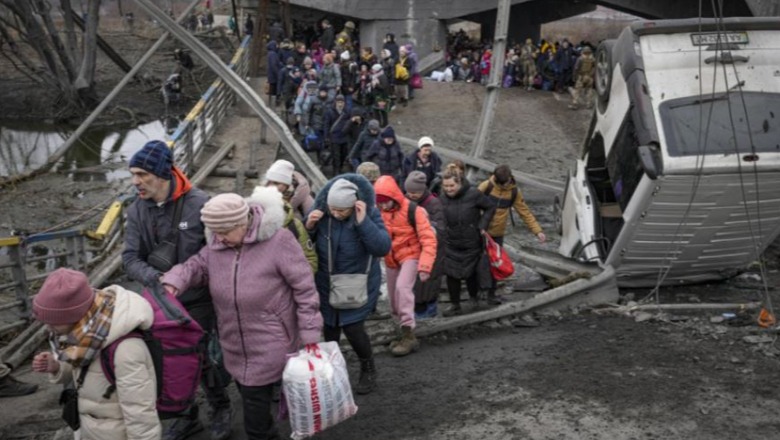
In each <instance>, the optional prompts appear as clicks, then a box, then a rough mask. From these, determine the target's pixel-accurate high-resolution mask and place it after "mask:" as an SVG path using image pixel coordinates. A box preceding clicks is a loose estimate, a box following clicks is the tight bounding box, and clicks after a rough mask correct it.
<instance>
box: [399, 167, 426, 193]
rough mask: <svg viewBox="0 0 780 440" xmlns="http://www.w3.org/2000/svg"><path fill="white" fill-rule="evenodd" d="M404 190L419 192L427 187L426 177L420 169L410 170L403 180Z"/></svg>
mask: <svg viewBox="0 0 780 440" xmlns="http://www.w3.org/2000/svg"><path fill="white" fill-rule="evenodd" d="M404 188H405V189H406V192H412V193H421V192H424V191H425V190H426V189H427V188H428V178H427V177H426V176H425V173H423V172H422V171H412V172H411V173H409V177H407V178H406V182H404Z"/></svg>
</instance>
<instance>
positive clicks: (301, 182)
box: [290, 171, 314, 219]
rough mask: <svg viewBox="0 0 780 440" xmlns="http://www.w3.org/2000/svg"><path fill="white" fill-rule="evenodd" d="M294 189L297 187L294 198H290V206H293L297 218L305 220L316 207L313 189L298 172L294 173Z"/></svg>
mask: <svg viewBox="0 0 780 440" xmlns="http://www.w3.org/2000/svg"><path fill="white" fill-rule="evenodd" d="M293 187H295V190H294V192H293V195H292V198H290V205H292V208H293V211H294V213H295V217H296V218H298V219H303V218H304V217H305V216H306V214H308V213H309V211H311V207H312V206H314V198H313V197H312V196H311V187H310V186H309V181H308V180H306V178H305V177H304V176H303V174H301V173H299V172H297V171H293Z"/></svg>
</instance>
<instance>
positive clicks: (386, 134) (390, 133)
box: [382, 125, 395, 139]
mask: <svg viewBox="0 0 780 440" xmlns="http://www.w3.org/2000/svg"><path fill="white" fill-rule="evenodd" d="M385 138H393V139H395V130H393V127H391V126H389V125H388V126H387V127H385V129H384V130H382V139H385Z"/></svg>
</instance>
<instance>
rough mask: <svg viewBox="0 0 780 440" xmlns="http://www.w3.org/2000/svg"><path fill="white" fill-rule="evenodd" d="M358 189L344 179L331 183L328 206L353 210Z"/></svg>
mask: <svg viewBox="0 0 780 440" xmlns="http://www.w3.org/2000/svg"><path fill="white" fill-rule="evenodd" d="M357 192H358V187H357V185H355V184H354V183H352V182H350V181H349V180H346V179H338V180H336V181H335V182H333V185H331V187H330V190H329V191H328V206H330V207H331V208H338V209H347V208H353V207H354V206H355V202H357Z"/></svg>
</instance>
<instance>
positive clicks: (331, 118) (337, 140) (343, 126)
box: [324, 95, 350, 176]
mask: <svg viewBox="0 0 780 440" xmlns="http://www.w3.org/2000/svg"><path fill="white" fill-rule="evenodd" d="M349 122H350V118H349V111H347V108H346V102H345V101H344V95H337V96H336V100H335V101H334V102H333V105H332V106H331V107H330V108H328V109H327V111H326V112H325V124H324V125H325V129H326V130H327V133H326V134H325V136H326V137H327V139H328V140H329V141H330V151H331V153H333V175H334V176H336V175H337V174H341V166H342V165H343V164H344V161H345V160H346V159H347V153H348V152H349V134H348V133H347V129H348V124H349Z"/></svg>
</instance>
